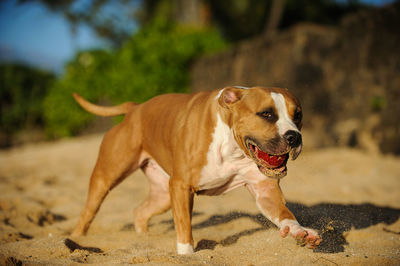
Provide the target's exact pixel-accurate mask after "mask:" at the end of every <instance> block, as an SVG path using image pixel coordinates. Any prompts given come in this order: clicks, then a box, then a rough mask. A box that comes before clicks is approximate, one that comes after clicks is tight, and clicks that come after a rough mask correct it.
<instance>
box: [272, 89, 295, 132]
mask: <svg viewBox="0 0 400 266" xmlns="http://www.w3.org/2000/svg"><path fill="white" fill-rule="evenodd" d="M271 97H272V99H273V100H274V102H275V106H276V109H277V110H278V116H279V119H278V121H276V125H277V126H278V130H279V134H280V135H284V134H285V133H286V132H287V131H288V130H294V131H297V132H300V131H299V129H298V128H297V126H296V125H295V124H294V123H293V121H292V119H290V117H289V114H288V111H287V108H286V103H285V98H284V97H283V95H282V94H280V93H275V92H271Z"/></svg>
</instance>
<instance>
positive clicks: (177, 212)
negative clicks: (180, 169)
mask: <svg viewBox="0 0 400 266" xmlns="http://www.w3.org/2000/svg"><path fill="white" fill-rule="evenodd" d="M169 190H170V194H171V206H172V214H173V216H174V223H175V230H176V237H177V244H176V249H177V253H178V254H182V255H183V254H191V253H193V237H192V225H191V220H192V209H193V193H192V191H191V189H190V186H189V185H188V184H185V183H184V182H183V181H182V180H181V179H179V178H177V177H176V176H173V177H172V178H171V180H170V185H169Z"/></svg>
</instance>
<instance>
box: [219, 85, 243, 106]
mask: <svg viewBox="0 0 400 266" xmlns="http://www.w3.org/2000/svg"><path fill="white" fill-rule="evenodd" d="M242 96H243V89H242V88H236V87H227V88H224V89H223V91H222V93H221V95H220V96H219V98H218V102H219V104H220V105H221V106H222V107H225V108H229V106H231V105H232V104H234V103H236V102H238V101H239V100H240V99H241V98H242Z"/></svg>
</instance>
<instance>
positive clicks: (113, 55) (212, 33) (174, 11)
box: [0, 0, 384, 146]
mask: <svg viewBox="0 0 400 266" xmlns="http://www.w3.org/2000/svg"><path fill="white" fill-rule="evenodd" d="M18 2H19V4H20V5H24V4H25V3H29V2H40V3H41V4H43V5H45V6H46V7H47V8H48V9H49V10H51V11H52V12H54V13H57V14H62V15H63V16H65V18H67V19H68V21H69V22H70V27H71V30H72V31H74V29H76V27H77V25H79V24H81V23H85V24H86V25H88V26H90V27H91V28H92V29H93V30H94V31H95V32H96V33H97V34H98V35H99V36H101V37H102V38H104V39H105V40H106V41H107V42H108V44H109V47H110V48H108V49H104V50H99V49H97V50H86V51H79V52H78V53H77V54H76V55H75V57H74V58H73V59H71V60H70V61H69V62H68V63H67V64H66V65H65V68H64V71H63V73H62V74H61V75H54V74H52V73H49V72H46V71H43V70H37V69H33V68H32V67H27V66H23V65H15V64H3V65H2V66H1V67H0V76H1V80H0V83H1V87H0V95H1V124H0V131H1V134H2V139H3V140H2V141H0V142H1V145H2V146H7V145H10V144H11V143H12V142H13V141H12V139H13V136H15V135H17V134H18V132H20V131H21V130H27V129H28V130H29V129H37V128H39V129H43V131H44V132H45V133H46V136H47V138H59V137H65V136H73V135H77V134H79V133H80V132H82V130H84V129H85V128H86V127H87V126H88V125H89V124H90V123H91V121H92V120H93V119H94V116H93V115H91V114H88V113H87V112H84V111H82V110H81V109H80V108H79V106H78V105H77V104H76V103H75V102H74V100H73V98H72V97H71V95H72V93H73V92H78V93H79V94H81V95H82V96H84V97H85V98H86V99H88V100H90V101H92V102H95V103H103V104H118V103H121V102H124V101H127V100H130V101H135V102H138V103H140V102H143V101H145V100H147V99H149V98H151V97H153V96H155V95H157V94H161V93H168V92H189V85H190V70H191V66H192V64H193V62H195V61H196V59H198V58H199V57H202V56H205V55H210V54H213V53H218V52H223V51H225V50H227V49H229V48H230V47H233V46H235V45H236V43H239V42H241V41H243V40H249V39H252V38H256V37H257V36H264V37H265V38H269V39H273V38H275V36H276V34H277V33H278V32H280V31H282V30H285V29H288V28H290V27H292V26H293V25H295V24H297V23H299V22H312V23H316V24H322V25H327V26H336V25H338V24H339V23H340V21H341V19H342V18H343V16H345V15H347V14H349V13H352V12H356V11H360V10H367V9H370V8H371V7H369V6H367V5H365V4H362V2H360V1H357V0H348V1H334V0H313V1H307V0H218V1H213V0H142V1H139V0H118V1H113V0H90V1H85V5H84V6H83V7H82V5H81V6H80V8H77V5H76V3H77V2H79V0H62V1H52V0H40V1H39V0H36V1H35V0H19V1H18ZM132 6H139V8H136V9H132V8H130V7H132ZM110 8H112V9H114V13H113V14H112V15H110V14H109V13H108V12H107V10H108V9H110ZM115 14H117V15H115ZM132 21H133V22H134V23H137V25H138V29H137V30H135V31H133V32H132V28H130V27H127V26H126V25H127V24H128V23H131V22H132ZM264 85H269V84H264ZM208 89H210V88H208ZM213 89H215V88H213ZM373 104H374V107H375V108H381V106H382V105H384V99H382V98H379V97H378V98H376V100H375V101H374V102H373Z"/></svg>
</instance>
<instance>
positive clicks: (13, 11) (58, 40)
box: [0, 0, 393, 73]
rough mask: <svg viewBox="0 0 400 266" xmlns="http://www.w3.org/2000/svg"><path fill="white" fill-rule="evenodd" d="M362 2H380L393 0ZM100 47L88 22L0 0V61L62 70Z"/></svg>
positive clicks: (35, 5)
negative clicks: (75, 58) (78, 55)
mask: <svg viewBox="0 0 400 266" xmlns="http://www.w3.org/2000/svg"><path fill="white" fill-rule="evenodd" d="M55 1H56V0H55ZM81 1H82V2H85V0H81ZM337 1H345V0H337ZM362 2H364V3H368V4H373V5H383V4H386V3H390V2H393V0H362ZM99 47H107V43H106V42H105V41H104V40H102V39H101V38H99V37H97V36H96V34H95V33H94V32H93V31H92V30H91V29H90V28H89V27H88V26H85V25H80V26H79V27H78V29H77V32H76V33H75V34H73V33H72V32H71V28H70V26H69V24H68V21H67V20H66V19H65V18H64V17H63V16H62V15H60V14H57V13H53V12H51V11H49V10H48V9H47V8H46V7H44V6H42V5H41V4H39V3H37V2H36V3H35V2H33V3H32V2H31V3H26V4H20V5H17V0H0V61H22V62H26V63H28V64H32V65H35V66H38V67H40V68H43V69H48V70H52V71H55V72H57V73H61V72H62V69H63V65H64V64H65V62H66V61H67V60H69V59H71V58H72V57H73V56H74V54H75V53H76V52H77V51H78V50H82V49H90V48H99Z"/></svg>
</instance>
